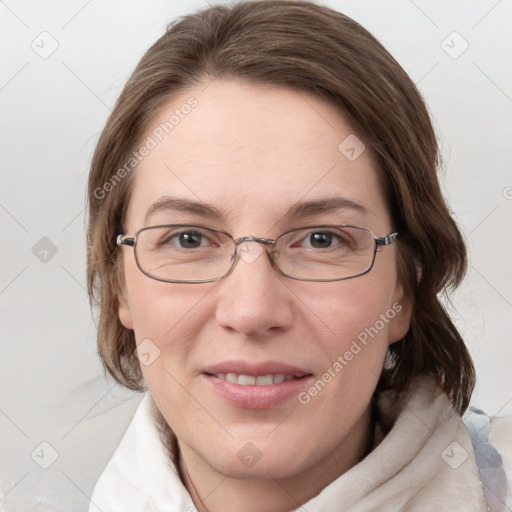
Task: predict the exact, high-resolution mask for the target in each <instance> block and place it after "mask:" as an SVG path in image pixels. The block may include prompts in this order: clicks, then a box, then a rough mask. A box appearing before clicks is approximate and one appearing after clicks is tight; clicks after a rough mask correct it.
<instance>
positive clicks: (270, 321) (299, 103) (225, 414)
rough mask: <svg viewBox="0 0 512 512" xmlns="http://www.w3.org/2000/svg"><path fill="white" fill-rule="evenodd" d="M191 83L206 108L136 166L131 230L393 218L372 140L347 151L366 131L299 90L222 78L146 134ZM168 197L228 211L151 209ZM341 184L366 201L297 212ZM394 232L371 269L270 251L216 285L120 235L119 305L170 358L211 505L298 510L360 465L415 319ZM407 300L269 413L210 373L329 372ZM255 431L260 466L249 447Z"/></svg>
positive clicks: (175, 404) (380, 224) (197, 474)
mask: <svg viewBox="0 0 512 512" xmlns="http://www.w3.org/2000/svg"><path fill="white" fill-rule="evenodd" d="M191 96H193V97H194V98H196V99H197V101H198V105H197V107H195V108H194V109H193V110H192V111H191V113H190V114H189V115H188V116H186V117H185V118H184V119H181V120H180V123H179V125H177V126H175V128H174V129H173V131H172V132H171V133H170V134H169V135H168V136H167V137H166V138H164V139H163V140H162V142H161V143H159V144H158V145H157V147H156V148H154V149H152V150H151V151H150V153H149V154H148V155H147V156H146V157H145V158H144V159H143V160H142V161H141V163H140V164H139V166H138V168H137V170H136V171H135V176H134V182H133V184H132V185H133V192H132V196H131V198H130V203H129V208H128V212H127V218H126V229H127V234H128V235H133V233H134V232H135V231H136V230H137V229H139V228H141V227H142V226H144V225H155V224H159V223H200V224H206V225H209V226H212V227H219V228H221V229H224V230H226V231H228V232H230V233H231V234H232V235H233V236H234V237H235V238H236V237H241V236H247V235H252V236H258V237H267V238H276V237H277V236H278V235H279V234H280V233H281V232H283V231H284V230H285V229H288V228H292V227H299V226H306V225H315V224H333V223H337V222H339V223H351V224H355V225H360V226H364V227H367V228H369V229H370V230H371V231H372V232H373V233H375V235H377V236H384V235H387V234H388V233H390V232H392V231H393V226H392V223H391V220H390V216H389V212H388V209H387V206H386V203H385V200H384V197H383V193H382V190H381V187H380V185H379V181H378V178H377V172H376V170H375V166H374V164H373V161H372V158H371V155H370V151H368V150H366V151H364V152H363V153H362V154H361V155H360V156H359V157H358V158H357V159H356V160H355V161H353V162H351V161H349V160H348V159H347V158H346V157H345V156H344V155H343V154H342V153H340V151H339V150H338V145H339V144H340V142H341V141H343V140H344V139H345V138H346V137H347V136H348V135H349V134H352V133H353V130H352V129H351V128H350V126H349V125H348V124H347V123H346V121H345V120H344V118H343V116H342V115H341V114H340V113H339V112H338V111H337V110H336V109H335V108H334V107H333V106H332V105H330V104H329V103H326V102H324V101H323V100H321V99H318V98H316V97H315V96H312V95H307V94H304V93H300V94H299V93H298V92H296V91H293V90H292V89H288V88H283V87H278V86H273V85H260V84H249V83H245V82H242V81H214V82H212V83H210V84H209V85H208V86H207V87H205V88H203V89H200V88H191V89H188V90H186V91H183V92H182V93H180V94H179V95H178V96H175V97H174V98H172V100H171V101H169V102H168V103H167V104H166V105H165V107H164V108H163V109H162V110H161V111H160V112H159V114H158V115H157V116H156V117H155V118H154V120H153V122H152V123H151V125H150V126H149V128H148V131H147V133H146V134H145V135H144V137H143V139H145V138H146V137H147V136H148V135H151V132H152V130H153V129H155V127H157V126H158V125H159V124H160V123H161V122H164V121H166V120H168V119H169V117H170V116H171V115H172V113H173V111H174V109H176V108H180V106H181V105H183V104H184V103H185V102H186V101H187V99H188V98H190V97H191ZM166 195H172V196H173V197H180V198H185V199H190V200H193V201H200V202H205V203H209V204H211V205H214V206H215V207H216V208H217V209H218V210H219V211H220V212H221V214H222V217H223V218H222V220H213V219H209V218H204V217H201V216H198V215H197V214H189V213H186V212H176V211H160V212H158V213H155V214H154V215H153V216H152V217H151V218H150V219H148V220H147V221H146V222H145V215H146V212H147V210H148V208H149V207H150V206H151V205H152V204H153V203H154V202H155V201H157V200H159V199H160V198H162V197H163V196H166ZM334 196H342V197H344V198H348V199H351V200H353V201H357V202H358V203H360V204H361V205H363V206H364V207H365V208H366V210H367V213H365V214H363V213H361V212H358V211H356V210H353V209H342V210H339V211H336V212H321V213H318V214H315V215H310V216H308V217H305V218H300V219H287V220H286V221H285V220H284V214H285V212H286V211H287V210H288V208H289V207H290V206H291V205H292V204H294V203H296V202H298V201H306V200H314V199H322V198H330V197H334ZM394 245H395V244H393V245H391V246H389V247H385V248H382V249H380V250H379V252H378V254H377V257H376V261H375V264H374V267H373V269H372V270H371V271H370V272H369V273H368V274H366V275H364V276H360V277H357V278H355V279H349V280H346V281H338V282H302V281H297V280H292V279H289V278H287V277H284V276H282V275H281V274H279V273H278V272H277V271H276V270H275V269H274V268H272V266H271V265H270V262H269V259H268V258H267V257H266V255H265V252H263V253H262V254H261V255H260V256H259V257H258V258H256V260H255V261H253V262H252V263H247V262H246V261H244V260H243V259H240V260H239V262H238V264H237V266H236V267H235V269H234V271H233V272H232V273H231V274H230V275H229V276H227V277H226V278H224V279H223V280H221V281H219V282H216V283H204V284H175V283H164V282H159V281H156V280H154V279H150V278H148V277H146V276H145V275H143V274H142V273H141V272H140V270H139V269H138V268H137V266H136V264H135V259H134V254H133V249H131V248H128V247H127V248H123V264H124V270H125V272H124V275H125V286H124V290H123V292H122V294H121V296H120V308H119V318H120V320H121V322H122V323H123V325H124V326H125V327H127V328H129V329H133V330H134V332H135V337H136V340H137V343H140V342H141V341H142V340H144V339H147V338H149V339H150V340H151V341H152V342H153V343H154V344H155V345H156V346H157V347H158V348H159V350H160V355H159V357H157V358H156V359H155V361H154V362H153V363H152V364H151V365H149V366H144V365H143V366H142V370H143V374H144V378H145V381H146V384H147V386H148V389H149V391H150V392H151V394H152V396H153V398H154V400H155V403H156V405H157V407H158V408H159V410H160V412H161V413H162V415H163V417H164V418H165V420H166V421H167V422H168V424H169V425H170V427H171V428H172V430H173V431H174V433H175V434H176V436H177V438H178V442H179V444H180V448H181V460H180V467H181V469H182V471H183V472H184V474H185V479H186V483H187V487H188V489H189V491H190V493H191V495H192V497H193V499H194V502H195V505H196V507H197V509H198V510H199V511H204V510H209V511H211V512H215V511H221V510H222V511H223V512H230V511H235V510H237V511H239V510H244V511H247V512H251V511H256V510H258V511H260V510H261V509H262V506H263V507H264V509H265V510H266V511H268V512H279V511H288V510H291V509H295V508H297V507H298V506H299V505H300V504H302V503H305V502H306V501H308V500H309V499H311V498H312V497H313V496H315V495H316V494H318V493H319V492H320V491H321V490H322V489H323V488H324V487H325V486H326V485H328V484H329V483H330V482H332V481H333V480H335V479H336V478H337V477H338V476H339V475H341V474H342V473H344V472H345V471H347V470H348V469H350V468H351V467H352V466H353V465H355V464H356V463H357V462H358V461H359V460H360V459H361V457H362V456H363V455H364V452H365V450H366V447H367V443H368V439H369V436H370V400H371V397H372V394H373V392H374V390H375V386H376V384H377V381H378V377H379V375H380V373H381V370H382V367H383V362H384V358H385V354H386V350H387V347H388V345H389V344H391V343H393V342H394V341H397V340H399V339H400V338H402V337H403V336H404V335H405V333H406V332H407V329H408V326H409V318H408V315H407V314H406V310H407V308H406V307H405V305H403V303H402V302H401V300H402V290H401V287H400V285H399V283H398V281H397V274H396V260H395V246H394ZM396 303H400V304H402V305H403V306H404V307H403V309H402V310H401V312H400V313H397V314H396V315H395V317H394V318H393V319H392V320H390V321H389V322H388V323H386V324H385V326H384V328H383V329H382V330H380V331H379V333H378V335H377V336H375V337H374V338H372V339H371V341H370V342H369V343H368V344H367V345H366V346H365V347H364V348H363V349H362V350H361V351H360V352H359V353H358V354H357V355H356V356H354V358H353V359H352V360H351V361H350V362H349V363H348V364H347V365H346V366H345V367H344V368H343V370H342V371H341V372H339V373H337V374H336V377H335V378H333V379H332V380H331V382H329V383H328V385H326V386H325V388H324V389H322V391H321V392H320V393H318V394H317V396H315V397H313V398H312V399H311V401H310V402H309V403H308V404H305V405H303V404H301V403H300V402H299V401H298V400H297V397H293V398H292V399H290V400H287V401H286V402H285V403H283V404H280V405H278V406H276V407H273V408H270V409H266V410H261V409H257V410H250V409H242V408H239V407H235V406H233V405H231V404H229V403H227V402H226V401H225V400H224V399H223V398H222V397H219V396H218V395H217V394H215V393H214V392H213V391H212V390H211V389H210V388H209V387H208V386H206V385H205V384H204V381H203V379H202V376H201V371H202V369H204V367H205V366H206V365H209V364H212V363H217V362H221V361H226V360H231V359H243V360H249V361H253V362H260V361H267V360H274V361H280V362H283V363H287V364H291V365H294V366H298V367H301V368H306V369H308V371H309V372H310V373H311V374H313V377H314V379H313V380H316V379H318V378H320V377H321V376H322V374H323V373H324V372H325V371H326V370H327V369H328V368H329V367H332V365H333V363H334V362H335V361H336V360H337V357H338V356H339V355H343V354H344V353H345V352H346V350H348V349H349V347H350V345H351V343H352V341H353V340H354V339H356V338H357V336H358V334H359V333H361V332H362V331H364V329H365V328H367V327H370V326H373V325H374V324H375V322H376V321H377V320H378V319H379V317H380V315H381V314H385V313H386V311H388V310H389V309H391V308H392V306H393V304H396ZM248 442H251V443H252V444H253V445H254V446H255V447H256V448H257V450H258V452H259V453H260V454H261V459H260V460H259V461H258V462H257V463H256V464H254V465H253V466H252V467H247V466H246V465H244V464H243V463H242V462H241V461H240V460H239V458H238V457H237V453H238V452H239V450H240V449H241V448H242V447H243V446H244V445H246V443H248Z"/></svg>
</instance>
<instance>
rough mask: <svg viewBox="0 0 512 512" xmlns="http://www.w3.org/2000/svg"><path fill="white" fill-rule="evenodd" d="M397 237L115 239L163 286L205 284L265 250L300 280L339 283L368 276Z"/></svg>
mask: <svg viewBox="0 0 512 512" xmlns="http://www.w3.org/2000/svg"><path fill="white" fill-rule="evenodd" d="M397 236H398V233H390V234H389V235H387V236H384V237H377V236H375V235H374V234H373V233H372V232H371V231H370V230H368V229H366V228H362V227H358V226H349V225H322V226H309V227H301V228H294V229H289V230H288V231H285V232H284V233H282V234H281V235H279V236H278V237H277V238H276V239H269V238H257V237H254V236H245V237H242V238H236V239H234V238H233V237H232V236H231V235H230V234H229V233H226V232H225V231H222V230H220V229H213V228H208V227H205V226H200V225H189V224H170V225H162V226H147V227H143V228H141V229H139V230H138V231H136V232H135V234H134V235H133V237H131V238H130V237H126V236H125V235H119V236H118V237H117V245H118V246H123V245H127V246H131V247H133V248H134V250H135V261H136V263H137V266H138V267H139V269H140V270H141V272H142V273H143V274H145V275H146V276H148V277H151V278H152V279H157V280H158V281H164V282H167V283H209V282H213V281H219V280H220V279H222V278H224V277H226V276H227V275H228V274H229V273H231V272H232V270H233V269H234V267H235V265H236V264H237V262H238V260H239V259H240V257H242V259H244V260H245V261H246V262H247V263H252V262H253V261H254V260H255V259H256V258H257V257H258V256H259V255H260V254H261V253H262V252H263V250H262V249H261V246H250V245H249V244H248V242H256V243H258V244H262V245H264V246H266V249H267V250H266V252H267V255H268V257H269V259H270V262H271V264H272V265H273V266H274V267H275V268H276V269H277V270H278V271H279V272H280V273H281V274H283V275H284V276H287V277H290V278H291V279H298V280H300V281H342V280H344V279H351V278H353V277H358V276H362V275H363V274H367V273H368V272H370V270H371V269H372V267H373V264H374V262H375V255H376V253H377V249H378V247H379V246H387V245H390V244H392V243H393V242H394V241H395V240H396V238H397Z"/></svg>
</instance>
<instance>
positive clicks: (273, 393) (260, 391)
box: [202, 373, 312, 409]
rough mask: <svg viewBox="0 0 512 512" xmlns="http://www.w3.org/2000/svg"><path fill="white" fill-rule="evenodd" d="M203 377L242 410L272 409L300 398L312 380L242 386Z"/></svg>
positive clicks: (308, 377) (213, 388)
mask: <svg viewBox="0 0 512 512" xmlns="http://www.w3.org/2000/svg"><path fill="white" fill-rule="evenodd" d="M202 377H203V378H204V379H205V381H206V384H207V385H208V386H210V388H211V389H212V390H213V391H214V393H216V394H217V395H219V396H220V397H222V398H223V399H224V400H226V401H227V402H228V403H230V404H231V405H234V406H235V407H240V408H242V409H271V408H272V407H276V406H278V405H280V404H282V403H283V402H286V401H287V400H289V399H290V398H293V397H296V396H298V394H299V393H300V392H301V391H302V390H303V389H304V387H305V386H306V385H307V384H308V382H309V381H310V380H311V379H312V376H311V375H307V376H305V377H301V378H300V379H293V380H289V381H284V382H280V383H279V384H270V385H269V386H250V385H249V386H242V385H240V384H234V383H232V382H228V381H227V380H224V379H219V378H217V377H215V376H214V375H209V374H206V373H203V374H202Z"/></svg>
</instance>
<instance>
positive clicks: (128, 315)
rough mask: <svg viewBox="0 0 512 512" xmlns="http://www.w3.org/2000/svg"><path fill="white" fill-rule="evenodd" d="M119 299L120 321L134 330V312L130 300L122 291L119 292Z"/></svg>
mask: <svg viewBox="0 0 512 512" xmlns="http://www.w3.org/2000/svg"><path fill="white" fill-rule="evenodd" d="M117 299H118V303H119V308H118V314H119V320H120V322H121V323H122V324H123V326H124V327H126V328H127V329H132V330H133V319H132V312H131V309H130V306H129V305H128V301H127V300H126V298H125V296H124V294H123V293H122V292H119V294H118V296H117Z"/></svg>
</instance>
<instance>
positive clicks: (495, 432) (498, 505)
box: [463, 407, 512, 511]
mask: <svg viewBox="0 0 512 512" xmlns="http://www.w3.org/2000/svg"><path fill="white" fill-rule="evenodd" d="M463 419H464V423H465V425H466V427H467V429H468V432H469V435H470V437H471V442H472V444H473V449H474V452H475V460H476V463H477V466H478V470H479V472H480V478H481V480H482V487H483V491H484V495H485V498H486V499H487V502H488V505H489V510H491V511H498V510H502V509H503V507H504V506H505V507H507V509H510V507H511V506H512V484H511V483H510V482H512V417H511V416H494V417H490V416H488V415H487V414H485V413H484V412H483V411H481V410H480V409H477V408H475V407H471V408H470V409H469V410H468V411H467V412H466V414H465V415H464V418H463Z"/></svg>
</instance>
